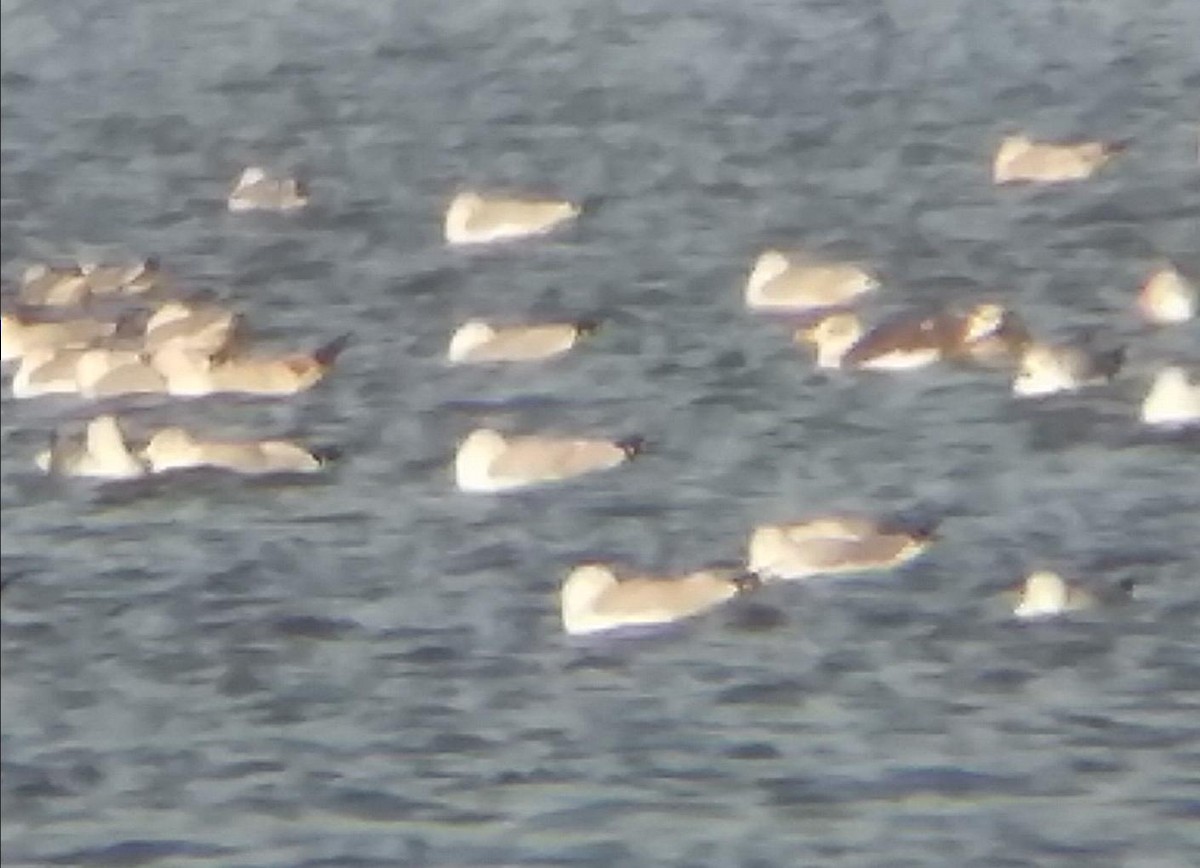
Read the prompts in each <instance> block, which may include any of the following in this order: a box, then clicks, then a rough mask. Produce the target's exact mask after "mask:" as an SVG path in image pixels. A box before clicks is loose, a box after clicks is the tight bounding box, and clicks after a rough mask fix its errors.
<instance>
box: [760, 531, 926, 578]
mask: <svg viewBox="0 0 1200 868" xmlns="http://www.w3.org/2000/svg"><path fill="white" fill-rule="evenodd" d="M933 539H934V536H933V533H932V531H929V530H904V529H900V528H895V527H889V526H885V525H884V524H883V523H881V522H879V521H876V520H874V519H870V518H863V517H858V516H832V517H825V518H818V519H811V520H808V521H801V522H794V523H791V524H774V525H763V526H761V527H758V528H756V529H755V530H754V532H753V533H752V534H751V535H750V545H749V554H748V558H747V568H748V569H749V570H750V572H752V573H755V574H756V575H759V576H761V577H762V579H763V580H764V581H772V580H776V579H804V578H808V577H810V576H819V575H826V574H835V573H857V572H863V571H866V570H882V569H887V568H889V567H894V566H898V565H900V564H903V563H906V562H907V561H910V560H912V559H913V558H915V557H916V556H917V555H919V554H921V553H922V552H923V551H925V549H927V548H928V547H929V546H930V545H931V544H932V543H933Z"/></svg>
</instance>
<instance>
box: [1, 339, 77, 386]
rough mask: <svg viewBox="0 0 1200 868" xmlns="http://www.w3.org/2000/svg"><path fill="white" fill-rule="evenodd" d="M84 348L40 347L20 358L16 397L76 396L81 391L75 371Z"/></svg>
mask: <svg viewBox="0 0 1200 868" xmlns="http://www.w3.org/2000/svg"><path fill="white" fill-rule="evenodd" d="M85 352H87V349H86V348H84V347H67V348H64V349H55V348H53V347H37V348H35V349H32V350H30V351H29V352H27V353H26V354H25V355H24V356H22V357H21V362H20V364H19V365H18V366H17V371H16V373H15V374H13V379H12V394H13V397H14V398H38V397H41V396H42V395H74V394H76V393H77V392H78V391H79V378H78V376H77V373H76V370H77V368H78V365H79V359H80V357H81V356H82V355H83V354H84V353H85Z"/></svg>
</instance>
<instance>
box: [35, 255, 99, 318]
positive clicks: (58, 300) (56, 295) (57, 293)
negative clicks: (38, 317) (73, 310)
mask: <svg viewBox="0 0 1200 868" xmlns="http://www.w3.org/2000/svg"><path fill="white" fill-rule="evenodd" d="M88 294H89V290H88V283H87V277H86V276H85V275H84V273H83V270H82V269H81V268H80V267H79V266H78V265H67V266H52V265H45V264H42V263H38V264H36V265H30V266H29V267H28V268H26V269H25V273H24V274H23V275H21V291H20V298H21V301H23V302H24V303H25V304H31V305H40V306H44V307H74V306H76V305H80V304H83V302H84V301H85V300H86V299H87V297H88Z"/></svg>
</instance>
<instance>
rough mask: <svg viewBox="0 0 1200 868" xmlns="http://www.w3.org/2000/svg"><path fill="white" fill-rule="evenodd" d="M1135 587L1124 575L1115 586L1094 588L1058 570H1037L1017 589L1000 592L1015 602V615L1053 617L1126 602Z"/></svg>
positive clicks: (1028, 617) (1024, 617) (1023, 617)
mask: <svg viewBox="0 0 1200 868" xmlns="http://www.w3.org/2000/svg"><path fill="white" fill-rule="evenodd" d="M1134 587H1135V585H1134V582H1133V580H1131V579H1123V580H1122V581H1120V582H1118V583H1117V584H1116V585H1115V586H1112V587H1108V588H1101V589H1099V590H1097V591H1094V592H1093V591H1088V590H1085V589H1083V588H1080V587H1077V586H1075V585H1072V584H1070V583H1068V582H1066V581H1064V580H1063V578H1062V577H1061V576H1059V575H1058V574H1057V573H1052V572H1050V571H1049V570H1037V571H1036V572H1033V573H1031V574H1030V575H1029V577H1028V578H1026V579H1025V581H1024V582H1023V583H1022V585H1021V587H1020V588H1019V589H1018V590H1016V591H1014V592H1011V593H1006V594H1004V595H1003V596H1004V597H1005V598H1007V599H1008V600H1009V601H1010V602H1012V603H1013V604H1014V605H1013V614H1014V615H1016V616H1017V617H1018V618H1022V619H1031V618H1052V617H1055V616H1058V615H1063V614H1065V613H1067V612H1077V611H1080V610H1082V609H1093V608H1095V607H1097V606H1100V605H1104V604H1120V603H1126V602H1128V601H1129V600H1130V598H1131V597H1132V596H1133V593H1134Z"/></svg>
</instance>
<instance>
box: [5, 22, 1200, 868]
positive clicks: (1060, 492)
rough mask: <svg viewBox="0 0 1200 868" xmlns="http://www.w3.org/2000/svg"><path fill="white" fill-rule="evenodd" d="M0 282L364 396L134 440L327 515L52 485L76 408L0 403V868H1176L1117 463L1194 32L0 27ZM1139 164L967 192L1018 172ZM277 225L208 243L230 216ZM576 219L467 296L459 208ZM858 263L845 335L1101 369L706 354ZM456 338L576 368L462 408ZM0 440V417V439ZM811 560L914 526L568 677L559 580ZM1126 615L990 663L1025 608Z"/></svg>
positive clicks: (1177, 204)
mask: <svg viewBox="0 0 1200 868" xmlns="http://www.w3.org/2000/svg"><path fill="white" fill-rule="evenodd" d="M0 23H2V25H3V28H2V30H3V40H4V43H3V45H4V48H3V64H2V65H3V79H2V82H3V100H2V107H3V112H2V120H3V125H2V133H0V142H2V149H0V165H2V181H3V192H2V199H0V240H2V242H3V248H2V249H3V272H4V278H5V295H6V296H8V295H9V294H10V293H11V292H12V291H13V284H14V280H15V278H16V276H17V275H18V274H19V271H20V269H21V267H22V265H23V264H24V263H27V262H30V261H36V260H39V259H43V258H51V259H63V258H69V257H72V256H93V257H95V256H99V257H102V258H110V259H111V258H121V257H123V256H127V255H134V254H148V253H153V254H157V255H158V256H160V257H161V258H162V261H163V262H164V264H165V265H166V266H168V267H169V268H170V269H171V271H172V272H173V273H174V274H176V275H177V276H178V277H179V279H180V282H181V283H182V284H184V285H186V286H188V287H192V288H204V287H208V288H211V289H213V290H215V291H216V292H217V293H218V294H220V296H221V297H223V298H225V299H227V300H229V301H230V302H231V303H233V304H235V305H236V306H237V307H238V308H239V309H241V310H243V311H245V312H246V313H247V315H248V317H249V320H250V322H251V323H252V324H253V325H255V326H257V328H258V330H259V333H260V334H261V336H262V339H263V340H264V342H267V343H273V344H277V345H280V346H282V345H304V346H311V345H316V344H317V343H319V342H321V341H323V340H325V339H328V338H329V337H332V336H335V335H337V334H341V333H343V332H350V333H352V334H353V335H354V343H353V345H352V346H351V348H350V349H349V350H348V351H347V352H346V354H345V355H344V356H343V358H342V359H341V361H340V362H339V365H338V367H337V369H336V371H335V372H334V373H333V375H332V376H331V377H330V378H329V379H328V380H327V381H326V382H325V383H323V384H322V385H321V386H319V387H318V388H317V389H316V390H314V391H313V392H311V393H309V394H306V395H304V396H302V397H299V398H297V399H290V400H286V401H231V400H228V399H214V400H205V401H193V402H189V403H186V404H184V403H175V404H159V403H154V402H145V401H143V402H138V403H135V404H133V405H132V406H131V408H130V409H129V413H128V416H127V418H128V420H129V422H128V424H129V426H130V428H131V429H133V430H134V431H135V432H144V431H146V430H148V429H150V428H152V427H154V426H155V425H158V424H163V423H164V422H166V421H176V422H180V423H185V424H188V425H191V426H193V427H203V426H206V427H207V429H208V430H212V431H214V432H220V433H223V434H227V435H228V434H230V433H234V434H245V435H250V434H258V435H263V434H268V433H270V434H285V435H290V436H298V437H302V438H305V439H307V440H309V441H312V442H316V443H320V444H328V445H337V446H339V447H340V448H341V449H342V450H343V452H344V457H343V459H342V460H341V461H340V463H339V464H338V465H337V466H336V468H335V469H334V470H333V471H332V472H331V473H330V474H329V475H328V476H327V477H325V478H322V479H320V480H319V481H317V482H315V483H307V484H296V483H295V482H293V481H280V482H266V483H254V484H246V483H244V482H241V481H235V480H227V479H221V478H211V477H208V476H206V475H204V474H200V475H197V476H192V475H185V476H182V477H177V478H175V479H170V480H167V479H163V480H156V481H155V482H154V484H144V483H138V484H135V485H125V486H121V485H109V486H96V485H90V484H79V483H76V482H71V481H65V482H64V481H47V480H46V479H44V478H42V477H40V476H39V475H37V473H36V472H35V471H34V470H33V468H32V463H31V462H32V456H33V454H34V453H35V452H36V450H37V449H38V448H39V447H40V445H41V444H42V443H43V442H44V439H45V437H46V435H47V433H48V432H49V431H50V430H51V429H52V428H54V427H55V426H57V425H62V424H66V425H77V424H78V423H79V420H81V419H83V418H85V417H86V415H87V414H88V413H89V412H90V410H91V408H88V407H84V406H82V405H81V404H80V403H79V402H77V401H74V400H50V399H47V400H44V401H32V402H28V401H27V402H14V401H12V400H11V399H10V398H8V397H7V396H6V397H5V398H4V402H3V426H2V449H3V453H2V454H3V473H2V477H0V499H2V504H3V578H4V581H5V582H6V583H8V584H7V587H6V590H5V591H4V597H3V610H2V611H3V667H4V669H3V695H2V699H3V706H2V707H3V743H2V748H3V778H2V781H3V785H2V790H3V812H4V823H3V834H2V844H3V860H4V862H5V863H6V864H12V865H34V864H70V865H76V864H79V865H139V864H141V865H150V864H154V865H222V866H223V865H239V866H293V865H313V866H315V865H328V866H356V865H361V866H367V865H372V866H373V865H380V866H382V865H439V866H440V865H445V866H450V865H454V866H467V865H489V866H490V865H501V864H537V865H587V866H617V865H621V866H625V865H677V866H684V865H686V866H699V865H737V866H743V865H744V866H790V865H821V866H823V865H835V864H836V865H854V866H858V865H863V866H868V865H869V866H927V865H954V866H1021V865H1064V866H1066V865H1070V866H1079V865H1089V866H1153V868H1174V866H1186V865H1190V864H1195V862H1194V860H1195V857H1196V853H1197V852H1200V832H1198V829H1200V822H1198V821H1200V626H1198V621H1200V543H1198V542H1197V540H1198V539H1200V518H1198V517H1200V460H1198V459H1200V447H1198V445H1197V442H1196V439H1195V438H1189V437H1186V436H1176V437H1152V436H1147V435H1145V434H1144V433H1142V432H1140V431H1139V430H1138V427H1137V425H1136V423H1135V419H1136V407H1137V402H1138V400H1139V398H1140V396H1141V394H1142V393H1143V392H1144V390H1145V388H1146V385H1147V381H1148V376H1149V373H1150V372H1151V371H1152V370H1153V368H1154V367H1155V366H1156V365H1158V364H1161V363H1162V362H1164V361H1166V360H1168V359H1176V360H1182V361H1187V362H1190V363H1191V364H1193V365H1196V364H1198V363H1200V341H1198V340H1197V329H1196V327H1195V325H1194V324H1193V325H1191V326H1184V327H1179V328H1173V329H1169V330H1163V331H1161V332H1158V333H1150V332H1148V331H1147V330H1145V329H1144V328H1142V327H1141V326H1139V325H1138V323H1137V321H1136V320H1135V318H1134V316H1133V314H1132V311H1131V308H1130V298H1131V294H1132V292H1133V290H1134V288H1135V287H1136V286H1137V285H1138V283H1139V281H1140V280H1141V279H1142V278H1143V277H1144V275H1145V274H1146V273H1147V271H1148V270H1149V269H1150V268H1151V267H1152V266H1153V265H1154V264H1155V263H1156V262H1157V261H1158V260H1159V259H1160V258H1161V257H1167V258H1171V259H1173V260H1175V261H1176V262H1177V263H1178V264H1179V265H1180V266H1181V267H1182V268H1183V269H1184V270H1185V271H1187V270H1190V271H1192V272H1193V273H1196V272H1198V271H1200V258H1198V257H1200V169H1198V167H1197V162H1196V145H1197V142H1196V134H1197V128H1196V122H1197V119H1198V118H1200V51H1198V50H1197V46H1200V4H1197V3H1195V2H1194V0H1144V2H1132V0H1130V2H1125V0H1111V2H1067V0H1056V2H1029V3H1019V4H1008V3H984V2H968V0H962V2H953V0H876V2H850V0H845V2H823V0H806V2H800V0H797V2H767V0H762V2H746V3H725V2H716V0H694V2H683V3H672V2H665V0H648V2H632V0H630V2H615V3H601V2H575V0H568V2H554V0H529V2H522V0H495V2H470V3H465V2H464V3H449V2H433V0H416V2H404V3H400V2H394V3H387V2H355V0H344V2H336V3H333V2H331V3H317V2H304V0H269V2H255V3H253V4H249V3H241V2H229V0H205V2H200V0H164V2H156V3H108V2H99V0H94V2H89V0H81V2H66V0H25V2H21V0H12V2H9V0H5V2H4V5H3V17H2V22H0ZM1020 128H1026V129H1030V130H1032V131H1034V132H1036V133H1039V134H1041V135H1044V136H1047V137H1058V138H1067V137H1075V136H1100V137H1105V138H1114V139H1123V138H1128V139H1131V140H1132V147H1131V149H1130V151H1129V152H1128V153H1127V154H1126V155H1125V156H1124V157H1123V158H1121V159H1120V160H1119V161H1117V162H1116V163H1114V164H1113V165H1112V166H1111V167H1110V168H1108V169H1106V170H1105V171H1104V172H1103V173H1101V175H1100V176H1098V177H1097V178H1096V179H1094V180H1093V181H1091V182H1088V183H1085V184H1080V185H1073V186H1069V187H1064V188H1060V189H1054V190H1030V189H996V188H993V187H992V186H991V185H990V183H989V179H988V164H989V157H990V153H991V151H992V149H993V148H994V146H995V143H996V142H997V140H998V139H999V137H1000V136H1002V135H1003V134H1004V133H1006V132H1009V131H1012V130H1015V129H1020ZM256 162H262V163H266V164H268V165H270V166H272V167H276V168H279V169H283V170H290V171H295V172H297V173H299V174H301V175H302V176H303V177H305V178H308V179H309V180H310V182H311V188H312V191H313V195H314V204H313V206H312V207H311V208H310V209H309V210H307V211H306V212H304V213H302V214H299V215H297V216H286V217H281V216H278V215H269V214H267V215H245V214H242V215H230V214H228V213H227V212H226V211H225V209H224V202H223V199H224V195H225V193H226V191H227V189H228V185H229V183H230V180H231V179H232V178H233V177H234V176H236V174H237V173H238V172H239V171H240V170H241V168H242V167H243V166H244V165H246V164H248V163H256ZM466 185H479V186H485V187H488V188H494V189H520V190H532V191H536V192H547V193H554V194H560V195H564V196H568V197H571V198H574V199H580V200H585V201H587V202H588V203H589V209H588V211H587V212H586V214H585V216H584V217H583V219H581V220H580V222H579V223H578V225H577V226H575V227H572V228H571V229H569V230H567V231H565V232H562V233H560V234H557V235H555V236H554V237H552V238H547V239H543V240H538V241H532V242H529V243H522V244H518V245H512V246H507V247H495V248H493V249H486V250H478V251H468V252H460V251H451V250H447V249H445V247H444V246H443V245H442V243H441V240H440V212H441V209H442V207H443V205H444V203H445V201H446V199H447V198H448V196H449V195H450V194H451V193H453V192H454V191H455V190H456V189H458V188H460V187H462V186H466ZM772 244H775V245H784V246H797V245H801V244H803V245H805V246H808V247H810V248H813V249H817V250H821V251H825V252H828V253H831V254H836V255H845V256H851V257H856V258H861V259H863V260H866V261H868V262H870V263H872V264H873V265H874V266H875V267H876V268H877V269H878V271H879V273H880V274H881V275H882V276H883V278H884V283H885V288H884V289H883V290H882V291H881V292H880V293H879V296H878V298H876V299H873V300H872V301H871V302H870V304H869V305H868V311H869V315H870V316H872V317H875V316H882V315H884V314H886V313H887V312H889V311H892V310H899V309H903V308H905V307H909V306H913V305H920V304H937V303H939V302H942V301H946V300H958V299H971V298H976V297H978V298H996V299H999V300H1002V301H1004V302H1006V303H1008V304H1011V305H1014V306H1016V307H1018V308H1019V309H1020V310H1021V311H1022V312H1024V313H1025V314H1026V315H1027V316H1028V317H1029V319H1030V320H1031V321H1032V322H1033V323H1034V325H1035V327H1036V329H1037V330H1038V331H1039V333H1042V334H1046V335H1050V336H1056V335H1067V334H1070V333H1071V332H1073V331H1075V330H1079V329H1089V328H1096V329H1099V330H1100V331H1101V332H1102V333H1103V334H1105V335H1108V336H1111V337H1113V339H1116V340H1120V341H1122V342H1125V343H1126V344H1127V345H1128V347H1129V363H1128V365H1127V368H1126V370H1125V371H1124V372H1123V373H1122V375H1121V376H1120V377H1119V378H1118V380H1117V381H1116V382H1115V383H1114V384H1112V385H1111V386H1109V387H1105V388H1100V389H1097V390H1094V391H1091V392H1087V393H1081V394H1079V395H1076V396H1065V397H1058V398H1053V399H1049V400H1046V401H1043V402H1037V403H1017V402H1014V401H1013V400H1012V399H1011V398H1010V396H1009V394H1008V385H1007V383H1006V382H1005V379H1004V377H1003V376H1002V375H999V374H996V373H989V372H980V371H959V370H950V369H931V370H929V371H925V372H919V373H911V374H906V375H896V376H886V375H875V376H871V375H862V376H848V375H837V374H834V375H830V374H826V373H819V372H816V371H814V369H813V367H812V364H811V361H810V360H809V359H807V358H806V357H805V356H804V355H803V354H801V353H799V352H797V350H796V348H795V347H793V346H791V344H790V343H789V332H788V329H787V328H786V327H785V326H784V325H782V324H780V323H778V322H771V321H770V320H768V319H764V318H759V317H755V316H752V315H750V314H748V313H746V312H745V311H744V310H743V307H742V302H741V297H740V287H741V284H742V282H743V280H744V277H745V274H746V272H747V269H748V266H749V263H750V262H751V260H752V259H753V257H754V256H755V255H756V254H757V253H758V251H759V250H761V249H762V248H763V247H765V246H768V245H772ZM468 315H495V316H503V317H507V318H513V319H517V318H522V317H531V318H532V317H541V318H549V317H555V316H579V315H589V316H599V317H602V318H603V319H604V320H605V328H604V329H603V330H602V331H601V332H600V333H599V334H598V335H597V336H596V338H595V339H594V340H592V341H591V342H590V343H588V345H587V346H586V347H585V348H581V349H580V350H579V351H578V352H576V353H573V354H572V355H571V356H570V357H568V358H566V359H564V360H562V361H560V362H556V363H553V364H546V365H540V366H533V367H522V368H520V369H519V370H518V369H490V370H450V369H447V368H446V367H445V366H444V365H443V364H442V362H441V361H440V355H441V353H442V352H443V351H444V347H445V341H446V338H447V336H448V334H449V333H450V331H451V329H452V328H453V327H454V325H455V324H456V323H457V322H459V321H460V320H461V319H463V318H464V317H466V316H468ZM5 392H6V395H7V387H6V388H5ZM483 423H491V424H496V425H499V426H501V427H509V428H513V429H522V430H537V429H541V428H553V429H557V430H563V431H571V432H576V431H577V432H587V433H597V434H622V435H624V434H631V433H640V434H642V435H644V436H645V437H646V438H647V441H648V443H649V444H650V449H649V451H648V454H646V455H645V456H644V457H643V458H642V459H639V461H638V462H636V463H635V464H633V465H630V466H629V467H627V468H623V469H621V470H617V471H613V472H610V473H606V474H601V475H597V476H595V477H593V478H591V479H588V480H584V481H580V482H578V483H577V484H570V485H563V486H559V487H556V488H552V489H545V490H541V491H533V492H530V493H528V494H519V495H513V496H508V497H504V498H493V497H487V496H466V495H460V494H458V493H456V492H455V491H454V490H453V489H452V487H451V485H450V479H449V476H448V473H447V469H446V468H447V460H448V458H449V457H450V455H451V454H452V450H453V445H454V443H455V441H456V440H457V438H459V437H460V436H462V435H463V433H464V432H466V431H467V430H469V428H471V427H472V426H474V425H476V424H483ZM822 510H866V511H870V512H873V513H887V514H890V513H899V514H902V515H920V516H931V517H940V518H942V519H943V524H942V537H941V541H940V542H939V544H938V545H937V546H936V547H934V548H933V549H932V550H931V551H930V552H929V553H928V554H927V555H926V556H924V557H923V558H921V559H919V560H917V561H915V562H913V563H912V564H910V565H909V566H907V567H905V568H903V569H901V570H898V571H896V572H894V573H891V574H880V575H876V576H871V577H863V578H860V579H846V580H840V581H836V582H834V581H828V582H816V581H814V582H812V583H810V584H807V585H802V584H790V585H782V586H772V587H770V588H768V589H766V590H764V591H763V592H761V593H760V594H758V595H756V596H755V597H753V598H749V599H746V600H743V601H739V602H738V603H737V604H735V605H733V606H731V607H729V608H727V609H725V610H722V611H720V612H717V613H714V614H713V615H711V616H709V617H707V618H703V619H700V620H699V621H697V622H696V623H694V624H692V625H689V626H688V627H687V628H686V629H683V630H679V631H676V632H673V633H671V634H669V635H666V636H662V637H659V638H656V639H653V640H650V641H641V642H637V643H626V644H620V645H619V644H613V643H608V644H605V643H590V644H580V643H578V642H572V641H569V640H567V639H565V638H564V637H563V635H562V633H561V629H560V625H559V621H558V614H557V604H556V598H555V593H556V590H557V587H558V583H559V581H560V579H561V576H562V575H563V572H564V570H565V569H566V568H567V567H569V566H570V565H571V564H573V563H575V562H577V561H578V560H581V559H583V558H596V557H600V558H609V559H615V560H620V561H623V562H627V563H630V564H632V565H635V566H639V567H645V568H647V569H660V570H664V571H669V570H679V571H682V570H687V569H692V568H695V567H697V566H700V565H702V564H705V563H708V562H712V561H729V560H737V559H738V558H739V557H740V556H741V554H742V550H743V546H744V541H745V539H746V536H747V533H748V531H749V530H750V528H751V527H753V526H754V525H755V524H757V523H761V522H766V521H771V520H782V519H786V518H789V517H793V516H801V515H806V514H809V513H812V512H816V511H822ZM1041 564H1046V565H1050V566H1053V567H1055V568H1057V569H1060V570H1061V571H1062V572H1063V573H1064V574H1068V575H1070V576H1072V577H1078V578H1080V579H1081V580H1082V581H1084V582H1085V583H1087V584H1090V585H1094V586H1101V585H1106V584H1112V583H1115V582H1117V581H1119V580H1121V579H1123V578H1136V579H1138V580H1139V581H1140V582H1141V584H1140V586H1139V589H1138V594H1137V597H1136V599H1135V600H1134V601H1133V602H1132V603H1131V604H1130V605H1127V606H1124V607H1119V608H1113V609H1105V610H1100V611H1097V612H1094V613H1089V614H1087V615H1086V616H1081V617H1077V618H1072V619H1070V620H1068V621H1065V622H1057V623H1045V624H1037V625H1018V624H1015V623H1013V622H1012V621H1011V620H1010V619H1009V618H1007V617H1006V613H1005V610H1004V608H1003V606H1002V605H999V604H997V603H996V602H995V600H994V595H995V594H997V593H998V592H1000V591H1002V590H1003V589H1005V588H1006V587H1008V586H1009V585H1011V584H1012V583H1013V582H1014V581H1016V580H1018V579H1019V578H1020V577H1021V576H1022V575H1023V574H1024V573H1025V572H1026V571H1028V569H1030V568H1031V567H1033V566H1035V565H1041Z"/></svg>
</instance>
